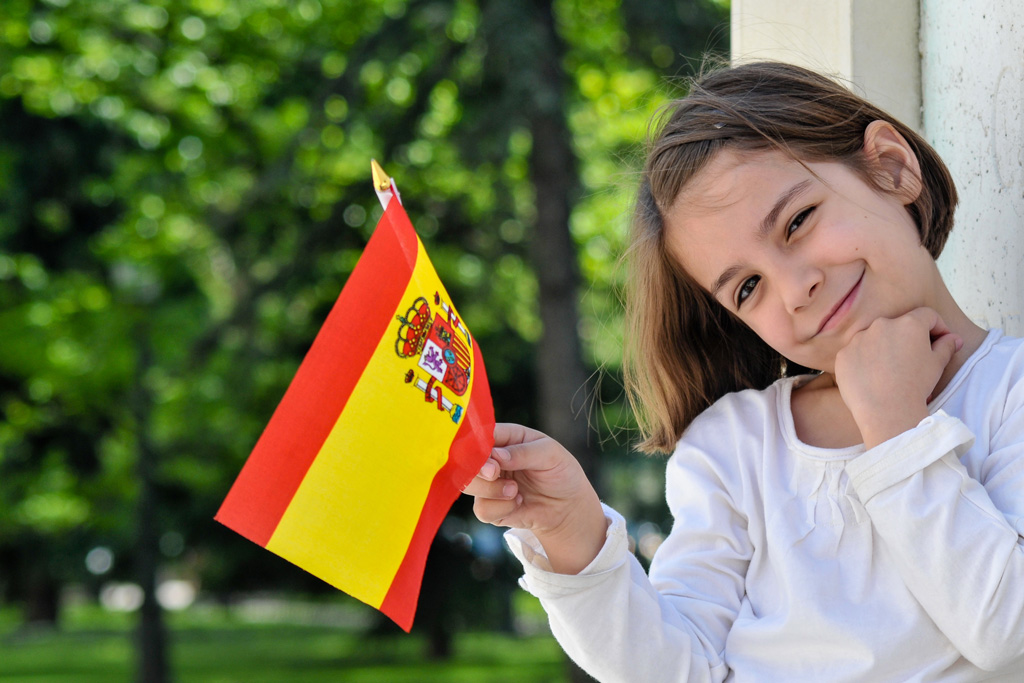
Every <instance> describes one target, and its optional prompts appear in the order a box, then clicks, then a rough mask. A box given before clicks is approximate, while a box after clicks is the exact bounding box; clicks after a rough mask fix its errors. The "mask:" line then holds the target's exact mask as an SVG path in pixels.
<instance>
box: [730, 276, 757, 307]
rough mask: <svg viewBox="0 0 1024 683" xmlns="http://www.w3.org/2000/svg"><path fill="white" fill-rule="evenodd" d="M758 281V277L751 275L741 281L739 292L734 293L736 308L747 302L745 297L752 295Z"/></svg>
mask: <svg viewBox="0 0 1024 683" xmlns="http://www.w3.org/2000/svg"><path fill="white" fill-rule="evenodd" d="M760 281H761V276H760V275H751V276H750V277H748V278H747V279H746V280H744V281H743V284H741V285H740V289H739V291H738V292H737V293H736V308H739V307H740V306H742V305H743V302H744V301H746V300H747V297H749V296H750V295H751V294H753V293H754V289H755V288H756V287H757V283H758V282H760Z"/></svg>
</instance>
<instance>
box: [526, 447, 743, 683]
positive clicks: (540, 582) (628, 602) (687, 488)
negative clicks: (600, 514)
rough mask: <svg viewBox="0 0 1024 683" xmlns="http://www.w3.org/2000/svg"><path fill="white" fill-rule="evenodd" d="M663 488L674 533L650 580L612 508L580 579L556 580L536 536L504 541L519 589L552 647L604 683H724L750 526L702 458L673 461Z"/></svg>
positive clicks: (559, 576) (562, 577) (658, 556)
mask: <svg viewBox="0 0 1024 683" xmlns="http://www.w3.org/2000/svg"><path fill="white" fill-rule="evenodd" d="M684 463H685V464H684ZM667 487H668V491H669V495H668V499H669V507H670V508H671V510H672V513H673V515H674V517H675V523H674V526H673V529H672V531H671V533H670V534H669V536H668V538H667V539H666V540H665V542H664V543H663V544H662V546H661V547H660V548H659V550H658V552H657V553H656V554H655V558H654V561H653V563H652V566H651V575H650V577H648V576H647V574H646V573H645V572H644V570H643V567H642V566H641V565H640V563H639V562H638V561H637V559H636V558H635V557H634V556H633V555H632V553H630V552H629V548H628V538H627V533H626V525H625V521H624V520H623V518H622V517H621V516H620V515H619V514H618V513H616V512H615V511H614V510H612V509H611V508H608V507H606V508H605V514H606V517H607V519H608V531H607V536H606V540H605V544H604V547H603V548H602V549H601V551H600V553H599V554H598V555H597V557H596V558H595V559H594V560H593V562H591V564H590V565H588V566H587V567H586V568H585V569H584V570H583V571H582V572H580V573H579V574H577V575H563V574H554V573H552V572H551V571H550V565H548V564H547V559H546V557H545V556H544V551H543V548H542V547H541V546H540V544H539V543H538V542H537V540H536V537H535V536H533V534H531V533H530V532H524V531H521V530H512V531H509V532H507V533H506V539H507V541H508V543H509V546H510V548H511V549H512V552H513V553H514V554H515V555H516V556H517V557H518V558H519V559H520V560H521V561H522V562H523V566H524V569H525V575H524V577H523V579H522V580H521V584H522V586H523V587H524V588H526V589H527V590H528V591H529V592H530V593H532V594H533V595H535V596H537V597H538V598H540V600H541V603H542V604H543V606H544V609H545V610H546V611H547V613H548V618H549V621H550V624H551V630H552V632H553V633H554V635H555V638H556V639H557V640H558V642H559V643H560V644H561V646H562V648H563V649H564V650H565V651H566V653H567V654H568V655H569V656H570V657H572V658H573V660H575V661H576V663H577V664H579V665H580V666H581V667H582V668H583V669H584V670H585V671H587V672H588V673H589V674H591V675H592V676H594V677H595V678H597V679H598V680H600V681H623V682H635V681H645V683H646V682H650V683H659V682H661V681H665V682H675V683H681V682H683V681H690V682H703V681H722V680H724V679H725V678H726V676H727V675H728V673H729V672H728V668H727V667H726V664H725V662H724V660H723V652H724V649H725V640H726V637H727V636H728V633H729V629H730V628H731V626H732V622H733V621H734V620H735V618H736V614H737V612H738V610H739V606H740V603H741V600H742V597H743V592H744V588H743V586H744V576H745V574H746V568H747V565H748V563H749V560H750V555H751V552H752V549H751V545H750V542H749V540H748V539H747V535H746V523H745V520H744V519H743V518H742V516H741V515H740V514H739V513H738V512H737V511H736V509H735V507H734V506H733V504H732V501H731V499H730V497H729V495H728V494H727V493H726V492H725V490H724V487H723V484H722V482H721V481H720V479H719V477H718V475H717V474H716V472H714V471H713V469H712V468H711V467H710V465H708V464H707V463H703V464H702V461H701V459H700V458H691V459H685V458H683V457H682V456H681V455H680V453H678V452H677V454H676V456H674V457H673V458H672V460H670V462H669V467H668V473H667Z"/></svg>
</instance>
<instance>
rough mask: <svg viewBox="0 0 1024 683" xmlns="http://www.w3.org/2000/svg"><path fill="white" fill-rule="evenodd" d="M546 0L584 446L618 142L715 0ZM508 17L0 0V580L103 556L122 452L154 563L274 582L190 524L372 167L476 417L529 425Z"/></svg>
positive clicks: (655, 97) (608, 294)
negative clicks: (488, 393) (443, 325)
mask: <svg viewBox="0 0 1024 683" xmlns="http://www.w3.org/2000/svg"><path fill="white" fill-rule="evenodd" d="M555 10H556V16H557V19H558V23H559V30H560V32H561V34H562V37H563V38H564V40H565V41H566V42H567V45H568V52H567V54H566V56H565V59H564V63H563V64H561V65H558V66H560V67H561V68H562V70H563V71H564V73H565V74H566V75H567V78H568V83H569V93H568V97H569V105H568V111H567V112H566V115H567V118H568V121H569V125H570V128H571V130H572V135H573V146H574V149H575V151H576V154H577V156H578V162H579V163H578V166H579V173H580V186H579V188H578V196H577V197H576V199H577V200H578V201H577V204H576V208H575V211H574V213H573V215H572V220H571V230H572V234H573V237H574V239H575V240H576V244H577V247H578V249H579V265H580V267H581V271H582V274H583V276H584V279H585V283H586V284H585V288H584V291H583V292H581V297H582V301H583V304H582V306H581V311H582V315H583V320H582V322H581V334H582V337H583V339H584V342H585V349H586V354H587V360H588V363H589V364H590V366H591V367H593V368H594V369H598V368H603V369H605V370H606V371H607V373H608V376H609V379H610V380H611V381H609V382H607V383H606V385H607V386H606V387H605V389H603V390H602V392H601V395H600V396H598V399H599V406H598V408H596V409H595V410H598V411H601V416H600V419H599V420H598V421H597V422H598V424H600V425H601V426H600V428H599V429H600V430H601V431H602V436H601V438H602V439H603V438H604V436H605V435H606V433H607V431H608V430H609V429H611V430H614V429H619V428H621V427H623V426H628V425H629V424H630V423H629V417H628V414H627V411H625V410H624V408H623V406H622V397H621V392H620V391H618V390H617V389H616V387H615V385H616V377H617V370H618V359H619V349H620V338H619V337H620V333H619V324H618V318H619V313H618V309H619V306H618V303H617V299H616V296H615V290H616V287H618V285H619V284H620V283H621V278H622V273H621V271H620V269H618V268H617V266H616V260H617V257H618V254H619V253H620V252H621V251H622V248H623V245H624V242H625V239H626V238H625V233H626V224H627V222H628V212H629V203H630V196H631V192H632V186H633V184H634V183H633V179H632V175H633V173H634V172H635V170H636V168H637V151H638V149H639V147H638V142H639V141H640V140H641V139H642V138H643V136H644V134H645V126H646V123H647V121H648V119H649V118H650V115H651V114H652V113H653V112H654V111H655V109H656V108H657V107H658V105H659V104H660V103H661V102H662V101H664V99H665V97H666V96H667V95H668V93H669V92H670V91H671V89H672V86H671V84H670V82H669V81H668V78H670V77H674V76H677V75H680V74H684V73H687V72H688V71H689V69H690V65H691V64H692V63H694V62H695V60H696V55H698V54H699V53H700V52H701V51H702V50H704V49H707V48H715V47H719V46H718V45H717V44H716V43H714V42H713V41H714V38H715V37H717V38H718V39H719V40H722V39H724V38H723V36H724V32H725V29H724V28H721V26H723V25H724V21H725V20H726V15H727V7H725V6H724V5H722V3H720V2H711V1H710V0H691V1H683V0H680V1H679V2H668V1H667V0H665V1H659V2H648V3H624V2H620V0H600V1H599V2H593V1H589V0H588V1H584V0H559V1H558V2H556V3H555ZM529 11H533V10H529ZM529 11H524V10H523V9H518V10H517V9H516V7H515V6H514V3H511V4H509V3H502V2H483V3H478V2H476V1H475V0H435V1H422V0H420V1H417V0H410V1H408V2H406V1H403V0H298V1H296V2H285V1H284V0H246V1H245V2H242V1H241V0H147V1H145V2H137V1H135V0H93V1H91V2H71V1H70V0H6V1H5V3H4V11H3V12H2V13H0V330H3V334H2V335H0V506H2V508H3V509H4V510H6V511H9V513H8V514H5V515H3V516H0V564H2V563H5V562H6V563H8V565H9V566H8V567H7V568H8V569H9V570H10V571H9V572H5V573H7V574H8V575H9V576H14V577H15V579H12V580H16V577H17V576H18V571H20V570H17V571H16V570H15V566H20V565H19V564H18V562H20V560H19V561H18V562H15V561H13V560H10V559H9V558H11V557H14V556H19V555H20V556H23V557H24V556H25V555H26V553H27V551H26V548H29V547H31V548H36V549H37V548H40V547H45V548H46V552H45V553H43V554H41V555H39V554H33V555H32V558H33V561H42V562H44V563H47V564H48V567H49V570H50V572H51V573H53V574H56V575H57V576H59V578H62V579H72V578H82V576H83V575H84V569H83V564H82V558H83V557H84V553H85V552H86V551H87V550H88V549H89V548H90V547H92V546H93V545H95V544H103V545H107V546H110V547H111V548H113V549H114V551H115V556H117V557H118V558H124V557H126V556H127V554H128V553H129V552H130V549H131V546H132V538H133V535H134V530H133V529H134V522H133V516H132V510H133V506H134V505H135V503H136V500H137V496H138V482H137V481H136V458H137V455H138V453H139V452H140V449H141V448H142V447H143V446H144V445H148V447H150V448H152V449H153V452H154V453H156V454H157V461H158V462H157V473H156V476H157V483H158V485H159V496H160V500H161V509H160V510H161V511H160V516H159V518H158V519H159V524H160V526H161V529H162V531H165V532H176V533H180V534H181V535H182V536H183V537H184V539H185V544H186V547H188V548H189V552H187V553H184V554H182V555H180V556H178V557H176V558H168V560H169V561H170V560H171V559H173V560H174V561H175V562H177V563H178V564H179V565H187V570H188V571H191V572H198V573H200V574H202V576H203V577H204V578H205V579H206V581H207V585H208V586H211V587H215V588H219V589H222V590H227V589H229V588H232V587H234V588H241V587H251V586H252V585H253V584H254V578H253V575H254V574H258V573H260V572H263V573H264V574H265V575H267V577H268V578H273V577H280V576H282V575H286V576H294V573H289V572H288V571H287V570H285V569H283V568H282V565H280V564H274V561H273V560H271V559H266V558H264V556H265V555H267V554H266V553H253V552H252V551H251V549H250V548H248V547H243V546H244V542H243V541H240V540H239V539H235V538H234V537H231V536H230V535H229V534H227V532H225V531H224V530H222V529H220V528H219V527H217V526H216V525H214V524H213V523H212V522H211V521H210V518H211V517H212V515H213V513H214V511H215V510H216V508H217V506H218V505H219V502H220V500H221V499H222V498H223V495H224V494H225V492H226V491H227V488H228V486H229V485H230V482H231V481H232V479H233V477H234V476H235V474H237V472H238V470H239V468H240V467H241V464H242V462H243V461H244V459H245V457H246V455H247V454H248V452H249V450H250V449H251V448H252V445H253V444H254V443H255V441H256V439H257V438H258V436H259V434H260V431H261V429H262V427H263V425H264V424H265V423H266V421H267V420H268V419H269V417H270V415H271V413H272V412H273V409H274V407H275V406H276V403H277V401H278V400H279V399H280V397H281V395H282V394H283V392H284V389H285V387H286V386H287V384H288V382H289V380H290V379H291V377H292V375H293V373H294V371H295V369H296V368H297V367H298V364H299V362H300V361H301V358H302V355H303V353H304V352H305V350H306V349H307V348H308V345H309V343H310V342H311V340H312V338H313V336H314V335H315V333H316V330H317V328H318V327H319V325H320V323H321V322H322V320H323V319H324V317H325V315H326V313H327V311H328V310H329V308H330V306H331V305H332V303H333V301H334V299H335V298H336V296H337V294H338V292H339V291H340V289H341V287H342V285H343V284H344V282H345V279H346V277H347V276H348V274H349V273H350V272H351V269H352V267H353V266H354V264H355V262H356V260H357V258H358V255H359V253H360V252H361V249H362V247H363V245H364V244H365V241H366V239H367V238H368V236H369V235H370V233H371V232H372V230H373V227H374V225H375V223H376V219H377V217H378V216H379V215H380V209H379V206H378V205H377V200H376V197H375V196H374V194H373V192H372V190H371V187H370V182H369V172H368V171H369V169H368V166H369V159H370V158H371V157H376V158H378V159H380V160H381V161H382V162H383V163H384V165H385V167H386V168H387V170H388V171H389V172H390V173H391V174H392V175H394V176H395V177H396V179H397V181H398V184H399V186H400V188H401V189H402V191H403V195H404V197H405V199H406V204H407V206H408V208H409V211H410V214H411V217H412V219H413V222H414V224H415V225H416V226H417V229H418V231H419V232H420V234H421V236H422V237H423V239H424V240H425V242H426V243H427V246H428V249H429V250H430V253H431V255H432V258H433V260H434V262H435V264H436V266H437V268H438V271H439V272H440V274H441V277H442V279H443V280H444V281H445V282H446V284H447V286H448V289H449V291H450V293H451V294H452V296H453V299H454V300H455V302H456V304H457V305H458V306H459V308H460V309H461V311H462V313H463V315H464V317H465V318H466V319H467V320H468V321H469V322H470V325H471V327H472V329H473V330H474V332H475V334H476V336H477V337H478V339H479V341H480V343H481V346H482V348H483V349H484V350H485V352H486V354H487V364H488V370H489V374H490V378H491V384H492V387H493V390H494V394H495V402H496V407H497V410H498V415H499V417H501V418H502V419H506V420H520V421H527V422H532V421H534V420H535V418H536V415H535V412H534V409H533V408H532V404H531V401H532V394H533V379H532V372H533V371H532V357H533V348H534V345H535V344H536V342H537V340H538V338H539V336H540V322H539V319H538V313H537V302H536V293H537V280H536V277H535V275H534V273H533V272H532V271H531V268H530V265H529V263H530V259H529V255H528V250H527V246H528V244H529V243H530V240H531V237H532V226H533V224H534V221H535V218H536V216H535V209H534V205H533V197H534V188H533V186H532V184H531V177H530V169H529V155H530V151H531V147H532V140H531V137H530V134H529V132H528V131H529V126H528V122H527V121H526V120H524V117H523V116H522V114H521V111H520V108H519V107H517V98H520V97H521V96H522V93H523V92H524V91H525V90H524V89H528V88H530V87H531V83H530V82H528V80H526V79H524V78H522V77H521V76H517V73H516V72H510V71H509V69H508V64H510V63H512V62H510V61H509V60H510V59H511V56H516V58H517V59H519V58H523V55H524V54H526V56H527V57H528V56H529V52H528V51H529V48H530V44H531V40H532V33H531V31H532V29H531V27H530V23H529ZM716 31H717V33H716ZM517 50H518V51H520V52H518V53H516V52H515V51H517ZM604 402H608V405H607V406H604V405H601V404H603V403H604ZM606 424H607V425H610V426H606ZM623 448H624V447H623V446H621V445H620V447H619V450H622V449H623ZM229 538H230V541H229V540H228V539H229ZM232 544H234V545H232ZM225 555H227V556H229V557H230V558H231V559H230V560H225V559H224V557H225ZM4 558H8V559H6V560H5V559H4ZM126 571H127V565H126V563H125V562H123V561H119V563H118V564H117V565H116V566H115V573H117V572H122V573H123V572H126ZM293 581H294V582H295V583H300V584H301V583H303V582H304V581H305V579H303V578H298V579H293ZM279 585H280V584H279Z"/></svg>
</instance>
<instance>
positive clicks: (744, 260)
mask: <svg viewBox="0 0 1024 683" xmlns="http://www.w3.org/2000/svg"><path fill="white" fill-rule="evenodd" d="M897 137H899V136H898V134H897ZM900 140H902V138H900ZM910 156H911V157H913V154H912V153H911V155H910ZM910 164H911V166H912V167H913V168H910V169H909V170H911V171H913V172H914V173H916V159H914V160H912V161H911V162H910ZM879 168H880V169H882V170H883V171H884V172H887V173H890V176H889V177H890V178H892V179H893V186H894V187H896V188H897V190H896V194H887V193H884V192H882V191H880V190H878V189H876V188H875V187H873V186H871V185H869V184H868V183H867V182H865V181H864V180H863V179H862V177H861V176H860V175H858V174H857V173H856V172H855V171H853V170H852V169H850V168H849V167H847V166H846V165H844V164H841V163H838V162H827V163H808V164H807V165H806V167H805V166H803V165H801V164H800V163H799V162H797V161H794V160H793V159H790V158H789V157H787V156H785V155H783V154H781V153H779V152H758V153H749V152H736V151H732V150H724V151H722V152H720V153H719V154H718V155H717V156H716V157H715V158H714V159H712V160H711V162H710V163H709V165H708V167H707V168H706V169H705V170H703V171H702V172H701V174H700V175H699V176H698V177H696V178H695V179H694V180H693V181H692V182H691V183H690V184H689V185H688V186H687V187H686V188H685V189H684V191H683V192H682V193H680V195H679V196H678V197H677V198H676V201H675V203H674V204H673V206H672V207H671V209H670V210H669V212H668V214H667V216H666V230H667V233H666V238H667V241H668V248H669V250H670V252H671V253H672V254H673V255H675V257H676V258H678V259H679V261H680V262H681V264H682V266H683V267H684V268H685V269H686V271H687V272H688V273H690V275H691V276H692V277H693V278H694V279H695V280H696V281H697V283H698V284H700V286H701V287H703V288H704V289H706V290H707V291H708V292H710V293H711V294H712V296H714V297H715V299H717V300H718V301H719V302H720V303H721V304H722V305H723V306H725V307H726V308H728V309H729V310H730V311H732V312H733V313H735V314H736V315H737V316H738V317H739V318H740V320H742V321H743V322H744V323H746V324H747V325H748V326H749V327H750V328H751V329H753V330H754V332H755V333H757V335H758V336H759V337H761V339H763V340H764V341H765V342H766V343H767V344H768V345H769V346H771V347H772V348H774V349H775V350H776V351H778V352H779V353H781V354H782V355H783V356H784V357H785V358H787V359H789V360H791V361H793V362H796V363H799V364H801V365H804V366H807V367H810V368H815V369H818V370H823V371H825V372H833V371H834V366H835V357H836V353H837V352H838V351H839V350H840V349H842V348H843V347H844V346H846V344H847V343H849V341H850V339H851V338H852V337H853V335H854V334H856V333H857V332H860V331H861V330H864V329H866V328H867V327H868V326H869V325H870V324H871V323H872V321H874V320H875V319H877V318H879V317H885V318H894V317H898V316H900V315H903V314H904V313H907V312H909V311H911V310H913V309H914V308H917V307H920V306H930V307H932V308H936V310H939V309H940V307H941V304H942V300H941V297H940V292H941V291H944V290H943V286H942V284H941V278H940V276H939V273H938V269H937V268H936V266H935V262H934V260H933V259H932V257H931V256H930V255H929V253H928V251H927V250H926V249H925V248H924V247H922V246H921V244H920V236H919V235H918V232H917V227H916V226H915V224H914V221H913V218H912V217H911V216H910V214H909V213H908V212H907V209H906V206H905V204H908V203H910V202H912V201H913V200H914V199H916V197H917V192H916V190H915V189H914V188H915V187H916V184H915V182H913V181H912V176H911V175H909V174H907V170H908V167H907V166H906V165H903V166H901V165H900V162H899V160H898V159H897V160H894V158H893V157H891V156H889V157H884V158H883V159H882V163H881V164H880V166H879ZM812 171H813V173H812ZM901 178H902V182H901ZM901 185H902V188H903V189H902V190H901V189H899V188H900V187H901ZM939 313H940V315H941V314H942V311H941V310H939Z"/></svg>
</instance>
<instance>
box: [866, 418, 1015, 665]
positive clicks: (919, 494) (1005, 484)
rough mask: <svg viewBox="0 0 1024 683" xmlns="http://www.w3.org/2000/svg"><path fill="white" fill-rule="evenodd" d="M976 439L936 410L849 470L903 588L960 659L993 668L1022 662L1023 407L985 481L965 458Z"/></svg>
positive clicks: (993, 452)
mask: <svg viewBox="0 0 1024 683" xmlns="http://www.w3.org/2000/svg"><path fill="white" fill-rule="evenodd" d="M973 442H974V435H973V434H972V433H971V431H970V430H969V429H968V428H967V427H966V426H965V425H964V424H963V423H962V422H961V421H960V420H959V419H956V418H954V417H950V416H949V415H946V414H945V413H944V412H942V411H938V412H937V413H936V414H934V415H932V416H930V417H928V418H925V419H924V420H923V421H922V422H921V423H920V424H918V425H917V427H915V428H914V429H911V430H909V431H907V432H904V433H903V434H901V435H899V436H897V437H895V438H893V439H890V440H889V441H886V442H885V443H882V444H879V445H878V446H876V447H875V448H872V449H870V450H869V451H867V452H865V453H864V454H863V455H861V456H860V457H858V458H857V459H856V460H854V461H853V462H851V463H850V464H849V465H848V466H847V473H848V474H849V476H850V481H851V484H852V486H853V488H854V490H855V491H856V493H857V496H858V497H859V498H860V500H861V502H862V503H863V505H864V507H865V509H866V510H867V512H868V514H869V515H870V517H871V521H872V525H873V527H874V529H875V532H876V534H877V537H878V538H879V539H880V540H881V542H882V543H883V544H884V545H885V547H886V549H887V550H888V551H889V553H890V554H891V556H892V557H893V558H894V559H895V562H896V564H897V568H898V571H899V572H900V575H901V577H902V578H903V581H904V583H905V584H906V586H907V587H908V588H909V590H910V591H911V592H912V593H913V595H914V597H915V598H916V599H917V600H918V601H919V602H920V603H921V605H922V607H923V608H924V609H925V611H926V612H927V613H928V615H929V616H930V617H931V619H932V620H933V621H934V622H935V624H936V625H937V626H938V627H939V628H940V629H941V630H942V631H943V633H945V634H946V636H947V637H948V638H949V639H950V641H951V642H952V643H953V644H954V646H956V647H957V649H958V650H959V651H960V652H961V654H962V655H963V656H964V657H965V658H966V659H968V660H969V661H971V662H972V663H973V664H974V665H975V666H978V667H979V668H982V669H986V670H990V671H991V670H999V669H1001V668H1003V667H1006V666H1008V665H1010V664H1011V663H1013V662H1014V661H1015V660H1017V659H1019V658H1021V657H1022V656H1024V539H1022V533H1024V409H1017V410H1016V411H1015V412H1012V413H1011V414H1010V415H1009V416H1008V417H1007V418H1006V419H1004V421H1003V423H1002V426H1001V427H1000V428H999V429H998V430H997V431H996V433H995V435H994V437H993V438H992V439H991V444H990V451H989V453H988V455H987V456H985V457H984V460H983V465H984V467H983V471H982V473H981V474H982V476H980V477H979V478H980V479H981V481H979V479H976V478H973V477H972V476H971V475H970V473H969V472H968V470H967V468H966V467H965V466H964V464H963V463H962V462H961V460H960V458H961V456H963V455H964V454H965V453H967V451H968V449H970V448H971V446H972V444H973ZM982 481H984V483H982Z"/></svg>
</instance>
